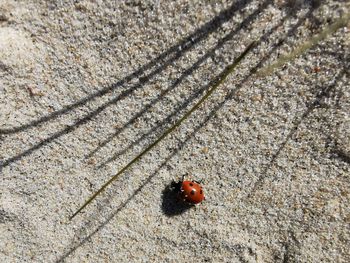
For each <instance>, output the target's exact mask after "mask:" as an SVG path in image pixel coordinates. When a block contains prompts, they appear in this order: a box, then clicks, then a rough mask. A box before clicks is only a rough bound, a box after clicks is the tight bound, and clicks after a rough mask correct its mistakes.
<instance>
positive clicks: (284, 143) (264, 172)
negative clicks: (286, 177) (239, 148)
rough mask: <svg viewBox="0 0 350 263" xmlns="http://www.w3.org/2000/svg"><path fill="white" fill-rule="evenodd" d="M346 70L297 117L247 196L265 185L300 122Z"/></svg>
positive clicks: (250, 195) (318, 105) (334, 85)
mask: <svg viewBox="0 0 350 263" xmlns="http://www.w3.org/2000/svg"><path fill="white" fill-rule="evenodd" d="M345 73H346V70H345V69H343V70H342V71H341V72H340V73H339V74H338V75H337V76H336V77H335V78H334V81H333V83H332V84H331V85H328V86H327V87H325V88H323V89H322V90H321V91H319V92H318V93H317V94H316V96H315V99H314V100H313V101H312V102H311V103H310V104H309V105H308V106H307V109H306V110H305V112H304V113H303V114H302V115H301V117H296V118H294V120H293V123H294V125H293V127H292V128H291V129H290V132H289V133H288V135H287V136H286V138H285V139H284V140H283V142H282V143H281V145H280V146H279V147H278V149H277V151H276V152H275V153H274V155H273V156H272V157H271V160H270V161H269V163H268V164H267V166H266V168H265V169H264V171H263V172H262V174H261V175H260V176H259V178H258V180H257V181H256V182H255V183H254V184H253V187H252V189H251V190H250V192H249V194H248V196H247V198H251V197H253V196H254V194H255V192H256V191H257V190H258V189H259V188H260V187H261V186H262V185H263V183H264V179H265V178H266V176H264V175H265V174H266V173H267V171H268V170H269V169H270V168H271V166H272V165H273V164H274V162H275V161H276V160H277V158H278V156H279V155H280V153H281V152H282V150H283V149H284V148H285V146H286V145H287V143H288V142H289V140H290V139H291V138H292V137H293V135H294V134H295V132H296V131H297V130H298V127H299V126H300V124H301V123H302V122H303V121H304V120H305V119H306V118H307V117H308V116H309V115H310V113H311V112H313V111H314V110H315V109H317V108H319V107H320V102H321V101H322V99H324V98H327V97H329V94H330V92H331V91H332V90H333V89H335V88H336V86H337V83H338V81H339V80H340V79H341V78H342V77H343V76H344V75H345Z"/></svg>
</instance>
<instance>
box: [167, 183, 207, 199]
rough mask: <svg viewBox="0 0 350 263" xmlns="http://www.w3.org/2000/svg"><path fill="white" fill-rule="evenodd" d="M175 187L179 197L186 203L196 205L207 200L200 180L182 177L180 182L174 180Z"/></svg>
mask: <svg viewBox="0 0 350 263" xmlns="http://www.w3.org/2000/svg"><path fill="white" fill-rule="evenodd" d="M173 187H174V188H175V190H176V191H177V192H178V196H179V198H180V199H182V200H183V201H184V202H186V203H189V204H193V205H195V204H199V203H200V202H202V201H203V200H205V196H204V192H203V189H202V186H201V185H200V183H199V182H196V181H188V180H184V178H182V180H181V181H179V182H173Z"/></svg>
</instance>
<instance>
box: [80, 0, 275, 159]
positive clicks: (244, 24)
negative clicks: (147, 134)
mask: <svg viewBox="0 0 350 263" xmlns="http://www.w3.org/2000/svg"><path fill="white" fill-rule="evenodd" d="M270 2H271V1H269V0H267V1H265V2H264V3H263V4H261V5H260V6H259V8H258V9H257V10H255V11H254V12H253V13H252V14H251V15H249V16H248V17H247V18H246V19H244V21H242V23H241V24H240V25H239V26H238V27H237V28H236V29H235V30H232V31H231V32H230V33H229V34H227V35H226V36H225V37H223V38H222V39H221V40H220V41H218V43H217V44H216V45H215V46H214V47H213V48H211V49H210V50H209V51H208V52H207V53H206V54H205V55H204V56H202V57H201V58H199V59H198V60H197V61H196V62H195V63H194V64H193V65H192V66H191V67H189V68H188V69H186V70H185V71H184V72H183V73H182V74H181V76H180V77H179V78H178V79H177V80H176V81H175V82H174V83H173V84H172V85H171V86H170V87H169V88H168V89H167V90H165V91H164V92H162V94H161V95H160V96H159V97H157V98H155V99H153V100H152V101H151V102H150V103H148V104H147V105H146V106H145V107H144V108H143V109H142V110H141V111H139V112H138V113H136V114H135V115H134V116H133V117H132V118H131V119H130V120H129V121H128V122H127V123H125V124H124V126H123V127H121V128H119V129H118V130H117V131H116V132H115V133H113V134H112V135H110V136H109V137H108V138H107V139H105V140H104V141H103V142H102V143H101V144H100V145H99V146H98V147H96V149H94V150H93V151H92V152H91V153H90V154H89V155H87V156H86V157H87V158H90V157H92V156H93V155H94V154H95V153H96V152H97V151H99V150H100V149H101V148H102V147H104V146H105V145H107V144H108V143H109V142H110V141H111V140H112V139H113V138H115V137H116V136H118V135H119V134H120V133H121V132H122V131H124V130H125V129H126V128H127V127H128V126H130V125H132V124H133V123H134V122H135V121H136V120H137V119H138V118H139V117H141V116H142V115H143V114H144V113H145V112H147V111H148V110H149V109H150V108H151V107H152V106H154V105H155V104H156V103H157V102H159V101H160V99H161V97H162V96H164V95H166V94H167V93H168V92H170V91H172V90H173V89H175V88H176V87H177V86H178V85H179V84H180V83H181V82H182V81H183V80H184V79H186V78H187V77H188V76H190V75H191V74H192V73H193V72H194V71H195V70H196V69H198V68H199V67H200V65H201V64H202V63H203V62H204V61H206V60H207V59H208V58H210V57H212V56H213V55H214V54H215V51H216V50H218V49H220V48H222V47H223V46H224V45H225V43H226V42H227V41H229V40H230V39H232V38H233V37H234V35H236V34H237V33H238V32H239V31H240V30H242V29H244V28H246V27H247V26H249V24H250V23H251V22H252V21H254V20H255V19H256V17H257V16H258V15H259V14H260V13H261V11H262V10H263V9H265V8H266V7H267V6H268V5H269V4H270ZM181 109H182V108H179V110H181Z"/></svg>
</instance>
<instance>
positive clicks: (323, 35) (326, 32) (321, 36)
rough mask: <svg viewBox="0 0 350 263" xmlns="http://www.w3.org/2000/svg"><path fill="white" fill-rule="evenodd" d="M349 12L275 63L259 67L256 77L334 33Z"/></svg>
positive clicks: (343, 22) (348, 15)
mask: <svg viewBox="0 0 350 263" xmlns="http://www.w3.org/2000/svg"><path fill="white" fill-rule="evenodd" d="M349 19H350V14H346V15H344V16H343V17H341V18H339V19H338V20H336V21H335V22H334V23H333V24H331V25H330V26H329V27H327V28H326V29H324V30H323V31H322V32H321V33H319V34H318V35H316V36H314V37H312V38H311V39H310V40H309V41H306V42H305V43H303V44H301V45H299V46H298V47H296V48H295V49H294V50H293V51H292V52H291V53H289V54H286V55H284V56H282V57H280V58H279V59H278V60H277V61H276V62H275V63H273V64H271V65H269V66H267V67H265V68H263V69H261V70H260V71H258V72H257V73H256V74H257V76H258V77H265V76H267V75H270V74H272V73H273V71H274V70H275V69H276V68H279V67H281V66H282V65H284V64H285V63H287V62H289V61H292V60H293V59H295V58H296V57H298V56H300V55H301V54H303V53H305V52H306V51H307V50H308V49H310V48H311V47H313V46H314V45H316V44H317V43H319V42H320V41H321V40H323V39H325V38H326V37H327V36H328V35H330V34H332V33H334V32H335V31H337V30H338V29H339V28H341V27H343V26H346V25H347V23H348V22H349Z"/></svg>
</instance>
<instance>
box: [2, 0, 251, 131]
mask: <svg viewBox="0 0 350 263" xmlns="http://www.w3.org/2000/svg"><path fill="white" fill-rule="evenodd" d="M250 1H251V0H239V1H237V2H235V3H233V4H232V5H231V6H230V7H229V8H228V9H226V10H224V11H221V12H220V13H219V14H218V15H217V16H216V17H214V18H213V19H212V20H210V21H209V22H207V23H206V24H204V25H203V26H201V27H200V28H199V29H197V30H196V31H195V32H194V33H192V34H191V35H189V36H188V37H186V38H185V39H184V40H182V41H181V42H180V43H178V44H176V45H174V46H172V47H171V48H169V49H168V50H167V51H165V52H163V53H162V54H160V55H159V56H158V57H156V58H155V59H153V60H152V61H150V62H149V63H147V64H145V65H143V66H141V67H140V68H139V69H138V70H136V71H135V72H133V73H132V74H130V75H128V76H126V77H125V78H124V79H122V80H120V81H118V82H117V83H115V84H112V85H110V86H108V87H105V88H103V89H101V90H99V91H97V92H95V93H93V94H91V95H89V96H87V97H85V98H83V99H81V100H79V101H77V102H75V103H72V104H71V105H68V106H65V107H64V108H62V109H60V110H57V111H55V112H53V113H51V114H49V115H46V116H43V117H40V118H39V119H37V120H34V121H31V122H29V123H27V124H23V125H21V126H18V127H13V128H7V129H6V128H5V129H0V135H1V134H12V133H17V132H20V131H24V130H26V129H28V128H31V127H34V126H37V125H39V124H41V123H43V122H47V121H49V120H51V119H53V118H56V117H58V116H60V115H62V114H65V113H67V112H69V111H71V110H73V109H75V108H77V107H79V106H82V105H84V104H86V103H87V102H89V101H92V100H93V99H95V98H97V97H101V96H103V95H105V94H107V93H108V92H110V91H112V90H114V89H116V88H117V87H119V86H122V85H124V84H125V83H127V82H130V81H131V80H132V79H134V78H139V77H140V76H142V74H143V73H144V72H145V71H147V70H148V69H150V68H152V67H153V66H158V67H159V71H162V70H164V68H165V67H166V66H168V65H170V64H171V63H172V62H173V61H174V60H175V59H177V58H179V57H181V56H182V55H183V54H185V53H186V52H187V51H189V50H191V49H192V47H193V46H194V45H196V44H197V43H199V42H200V41H202V40H203V39H205V38H206V37H207V36H209V35H210V34H211V33H213V32H214V31H216V30H217V29H218V28H219V27H220V26H221V25H222V24H223V23H225V22H227V21H229V20H230V19H231V18H232V16H233V15H234V13H235V12H237V11H239V10H240V9H242V8H243V7H244V6H245V5H247V4H248V3H249V2H250ZM172 53H174V54H175V55H174V56H173V57H170V58H167V57H168V56H170V55H171V54H172ZM159 63H161V65H157V64H159ZM139 81H140V83H141V82H144V78H142V77H140V79H139Z"/></svg>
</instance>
